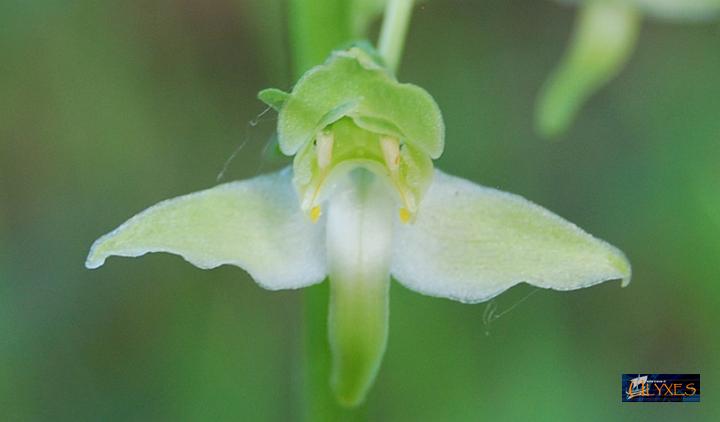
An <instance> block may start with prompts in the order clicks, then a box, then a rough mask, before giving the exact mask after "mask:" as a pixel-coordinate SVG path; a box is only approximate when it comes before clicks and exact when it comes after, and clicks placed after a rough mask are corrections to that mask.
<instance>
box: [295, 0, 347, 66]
mask: <svg viewBox="0 0 720 422" xmlns="http://www.w3.org/2000/svg"><path fill="white" fill-rule="evenodd" d="M289 7H290V15H289V16H290V21H289V24H290V49H291V53H292V59H293V74H294V75H295V78H296V79H297V78H299V77H300V76H302V74H303V73H305V71H307V70H308V69H310V68H311V67H312V66H315V65H318V64H320V63H322V62H323V61H325V59H326V58H327V56H328V55H330V52H331V51H333V50H335V49H337V48H339V47H340V46H342V45H344V44H346V43H348V42H350V41H352V29H351V28H350V24H349V22H350V19H349V14H350V7H349V2H348V1H341V0H290V4H289Z"/></svg>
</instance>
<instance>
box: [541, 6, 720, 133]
mask: <svg viewBox="0 0 720 422" xmlns="http://www.w3.org/2000/svg"><path fill="white" fill-rule="evenodd" d="M562 2H563V3H573V4H578V6H579V8H580V10H579V12H578V17H577V21H576V23H575V30H574V33H573V37H572V40H571V42H570V46H569V47H568V50H567V52H566V53H565V56H564V57H563V59H562V61H561V62H560V64H559V65H558V67H557V68H556V69H555V70H554V71H553V73H552V75H551V76H550V77H549V78H548V80H547V81H546V83H545V85H544V86H543V89H542V91H541V93H540V95H539V97H538V102H537V110H536V115H535V117H536V122H535V124H536V128H537V131H538V133H539V134H540V135H542V136H544V137H547V138H554V137H557V136H559V135H561V134H562V133H563V132H565V131H566V130H567V129H568V127H569V126H570V124H571V123H572V121H573V120H574V119H575V115H576V114H577V113H578V111H579V110H580V108H581V107H582V105H583V103H584V102H585V101H587V99H588V98H589V97H590V96H592V95H593V94H594V93H595V92H596V91H597V90H598V89H600V88H601V87H602V86H603V85H605V84H606V83H607V82H608V81H610V80H611V79H613V78H614V77H615V76H616V75H617V74H618V73H619V72H620V70H622V68H623V66H624V65H625V63H626V62H627V60H628V58H629V57H630V54H631V53H632V52H633V50H634V48H635V42H636V40H637V36H638V32H639V30H640V23H641V20H642V17H643V15H647V16H650V17H653V18H657V19H661V20H668V21H698V20H708V19H712V18H716V17H717V16H719V15H720V0H562Z"/></svg>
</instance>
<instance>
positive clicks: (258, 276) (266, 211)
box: [86, 169, 325, 290]
mask: <svg viewBox="0 0 720 422" xmlns="http://www.w3.org/2000/svg"><path fill="white" fill-rule="evenodd" d="M291 176H292V174H291V172H290V171H289V169H285V170H283V171H280V172H277V173H273V174H268V175H263V176H258V177H256V178H254V179H250V180H244V181H240V182H233V183H227V184H223V185H219V186H216V187H214V188H211V189H208V190H204V191H200V192H196V193H192V194H189V195H185V196H181V197H178V198H174V199H170V200H167V201H163V202H160V203H159V204H157V205H155V206H153V207H150V208H148V209H147V210H145V211H143V212H141V213H140V214H138V215H136V216H135V217H133V218H131V219H130V220H128V221H127V222H126V223H124V224H123V225H121V226H120V227H118V228H117V229H115V230H114V231H112V232H110V233H108V234H106V235H105V236H103V237H101V238H100V239H98V240H97V241H96V242H95V243H94V244H93V246H92V248H91V250H90V255H89V256H88V259H87V262H86V266H87V267H88V268H97V267H99V266H101V265H103V263H104V262H105V259H106V258H107V257H109V256H111V255H118V256H129V257H135V256H140V255H144V254H146V253H148V252H170V253H174V254H178V255H181V256H182V257H183V258H185V260H187V261H188V262H190V263H191V264H193V265H195V266H197V267H200V268H206V269H207V268H214V267H217V266H219V265H223V264H232V265H236V266H238V267H241V268H243V269H245V270H246V271H247V272H248V273H250V275H251V276H252V277H253V278H254V279H255V281H257V282H258V283H259V284H260V285H261V286H263V287H265V288H267V289H271V290H277V289H294V288H299V287H304V286H308V285H310V284H314V283H318V282H320V281H322V280H323V279H324V278H325V248H324V241H325V239H324V229H323V226H324V224H312V223H311V222H310V221H309V220H308V218H307V217H306V216H305V215H303V214H302V213H301V212H300V208H299V205H298V200H297V196H296V194H295V191H294V189H293V187H292V184H291Z"/></svg>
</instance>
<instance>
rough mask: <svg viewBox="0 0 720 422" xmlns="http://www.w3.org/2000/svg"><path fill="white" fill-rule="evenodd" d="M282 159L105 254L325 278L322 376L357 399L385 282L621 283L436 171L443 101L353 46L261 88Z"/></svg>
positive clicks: (268, 277)
mask: <svg viewBox="0 0 720 422" xmlns="http://www.w3.org/2000/svg"><path fill="white" fill-rule="evenodd" d="M260 98H261V99H263V100H264V101H265V102H267V103H269V104H271V105H272V106H273V107H275V108H276V109H277V110H278V111H279V121H278V134H279V145H280V148H281V150H282V151H283V152H284V153H285V154H288V155H294V157H295V158H294V163H293V165H292V168H286V169H283V170H281V171H279V172H277V173H273V174H267V175H262V176H258V177H255V178H253V179H250V180H244V181H239V182H233V183H227V184H223V185H220V186H216V187H214V188H211V189H208V190H205V191H201V192H197V193H193V194H190V195H186V196H182V197H179V198H175V199H170V200H167V201H164V202H161V203H159V204H157V205H155V206H153V207H150V208H149V209H147V210H145V211H143V212H141V213H140V214H138V215H136V216H135V217H133V218H131V219H130V220H129V221H127V222H126V223H124V224H122V225H121V226H120V227H118V228H117V229H115V230H114V231H112V232H110V233H109V234H107V235H105V236H103V237H101V238H100V239H98V240H97V241H96V242H95V244H94V245H93V246H92V249H91V251H90V255H89V256H88V259H87V264H86V265H87V267H88V268H97V267H99V266H101V265H102V264H103V263H104V262H105V259H106V258H107V257H109V256H111V255H119V256H131V257H134V256H140V255H143V254H145V253H148V252H170V253H174V254H178V255H181V256H182V257H183V258H185V259H186V260H187V261H189V262H190V263H192V264H194V265H196V266H198V267H200V268H214V267H217V266H220V265H223V264H231V265H236V266H238V267H241V268H243V269H245V270H246V271H247V272H248V273H249V274H250V275H251V276H252V277H253V279H254V280H255V281H256V282H257V283H258V284H260V285H261V286H262V287H264V288H267V289H271V290H279V289H297V288H301V287H306V286H309V285H312V284H315V283H320V282H323V280H325V279H327V280H328V282H329V283H330V306H329V323H328V326H329V341H330V347H331V350H332V353H333V372H332V379H331V384H332V387H333V389H334V391H335V393H336V396H337V397H338V399H339V400H340V401H341V402H342V403H345V404H348V405H354V404H357V403H359V402H360V401H362V399H363V398H364V396H365V394H366V392H367V391H368V389H369V388H370V386H371V384H372V381H373V379H374V378H375V375H376V373H377V371H378V368H379V366H380V362H381V359H382V355H383V353H384V350H385V344H386V340H387V334H388V303H389V301H388V291H389V285H390V279H391V278H394V279H395V280H397V281H398V282H399V283H401V284H402V285H404V286H406V287H408V288H410V289H412V290H415V291H417V292H419V293H422V294H426V295H431V296H438V297H444V298H449V299H453V300H457V301H461V302H465V303H476V302H482V301H486V300H488V299H490V298H492V297H494V296H496V295H498V294H499V293H501V292H503V291H504V290H507V289H508V288H510V287H512V286H514V285H516V284H518V283H522V282H525V283H529V284H532V285H535V286H539V287H543V288H550V289H555V290H572V289H578V288H582V287H588V286H591V285H594V284H597V283H600V282H603V281H606V280H622V284H623V285H626V284H627V283H628V282H629V281H630V264H629V263H628V261H627V260H626V258H625V256H624V255H623V253H622V252H621V251H619V250H618V249H617V248H615V247H613V246H611V245H609V244H608V243H606V242H604V241H602V240H599V239H597V238H594V237H592V236H591V235H589V234H587V233H586V232H584V231H582V230H581V229H580V228H578V227H577V226H575V225H573V224H572V223H569V222H567V221H565V220H563V219H562V218H560V217H558V216H557V215H555V214H553V213H551V212H549V211H547V210H545V209H544V208H541V207H540V206H538V205H535V204H533V203H531V202H530V201H527V200H525V199H523V198H521V197H519V196H517V195H513V194H510V193H505V192H501V191H498V190H495V189H491V188H487V187H483V186H480V185H477V184H475V183H472V182H470V181H467V180H463V179H461V178H458V177H454V176H451V175H448V174H445V173H443V172H441V171H439V170H437V169H433V163H432V160H433V159H435V158H437V157H439V156H440V155H441V153H442V151H443V148H444V125H443V120H442V116H441V114H440V110H439V109H438V107H437V105H436V103H435V101H434V100H433V99H432V97H431V96H430V95H429V94H428V93H427V92H426V91H424V90H423V89H421V88H419V87H417V86H414V85H410V84H403V83H399V82H398V81H397V80H396V79H395V77H394V76H393V75H392V74H391V72H389V71H388V70H387V69H386V68H385V67H384V66H383V65H382V63H381V62H380V61H379V60H378V59H376V58H374V56H373V54H371V53H368V52H367V51H365V50H363V49H360V48H357V47H355V48H351V49H349V50H346V51H340V52H336V53H334V54H333V55H332V56H331V57H330V58H329V59H328V61H327V62H326V63H324V64H323V65H320V66H317V67H315V68H313V69H311V70H310V71H308V72H307V73H306V74H305V76H303V77H302V78H301V79H300V81H298V83H297V84H296V86H295V87H294V89H293V90H292V92H290V93H285V92H282V91H279V90H274V89H271V90H265V91H263V92H261V94H260Z"/></svg>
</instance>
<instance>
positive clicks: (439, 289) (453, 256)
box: [391, 170, 630, 302]
mask: <svg viewBox="0 0 720 422" xmlns="http://www.w3.org/2000/svg"><path fill="white" fill-rule="evenodd" d="M391 272H392V274H393V276H394V277H395V278H396V279H397V280H398V281H399V282H400V283H402V284H403V285H405V286H406V287H408V288H410V289H413V290H416V291H418V292H420V293H424V294H428V295H431V296H440V297H446V298H450V299H455V300H459V301H461V302H482V301H485V300H488V299H490V298H492V297H493V296H495V295H497V294H499V293H501V292H503V291H504V290H506V289H508V288H510V287H512V286H513V285H515V284H518V283H520V282H526V283H529V284H532V285H535V286H538V287H544V288H550V289H555V290H572V289H579V288H582V287H588V286H591V285H593V284H596V283H600V282H603V281H607V280H615V279H622V280H623V286H624V285H627V283H629V282H630V264H629V263H628V261H627V259H626V258H625V256H624V255H623V253H622V252H621V251H620V250H618V249H617V248H615V247H613V246H611V245H609V244H608V243H606V242H604V241H602V240H600V239H596V238H594V237H592V236H591V235H589V234H587V233H585V232H584V231H582V230H581V229H580V228H578V227H577V226H575V225H574V224H572V223H570V222H568V221H565V220H563V219H562V218H560V217H558V216H557V215H555V214H553V213H551V212H549V211H548V210H546V209H544V208H542V207H540V206H538V205H535V204H533V203H532V202H530V201H528V200H526V199H524V198H522V197H520V196H518V195H513V194H510V193H505V192H501V191H498V190H495V189H491V188H486V187H483V186H479V185H476V184H474V183H472V182H469V181H467V180H464V179H460V178H458V177H454V176H450V175H447V174H444V173H442V172H440V171H438V170H436V171H435V178H434V180H433V184H432V185H431V187H430V189H429V191H428V193H427V195H426V196H425V198H424V199H423V202H422V203H421V204H420V209H419V212H418V216H417V220H416V221H415V224H413V225H407V224H406V225H398V228H397V232H396V238H395V245H394V253H393V264H392V269H391Z"/></svg>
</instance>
